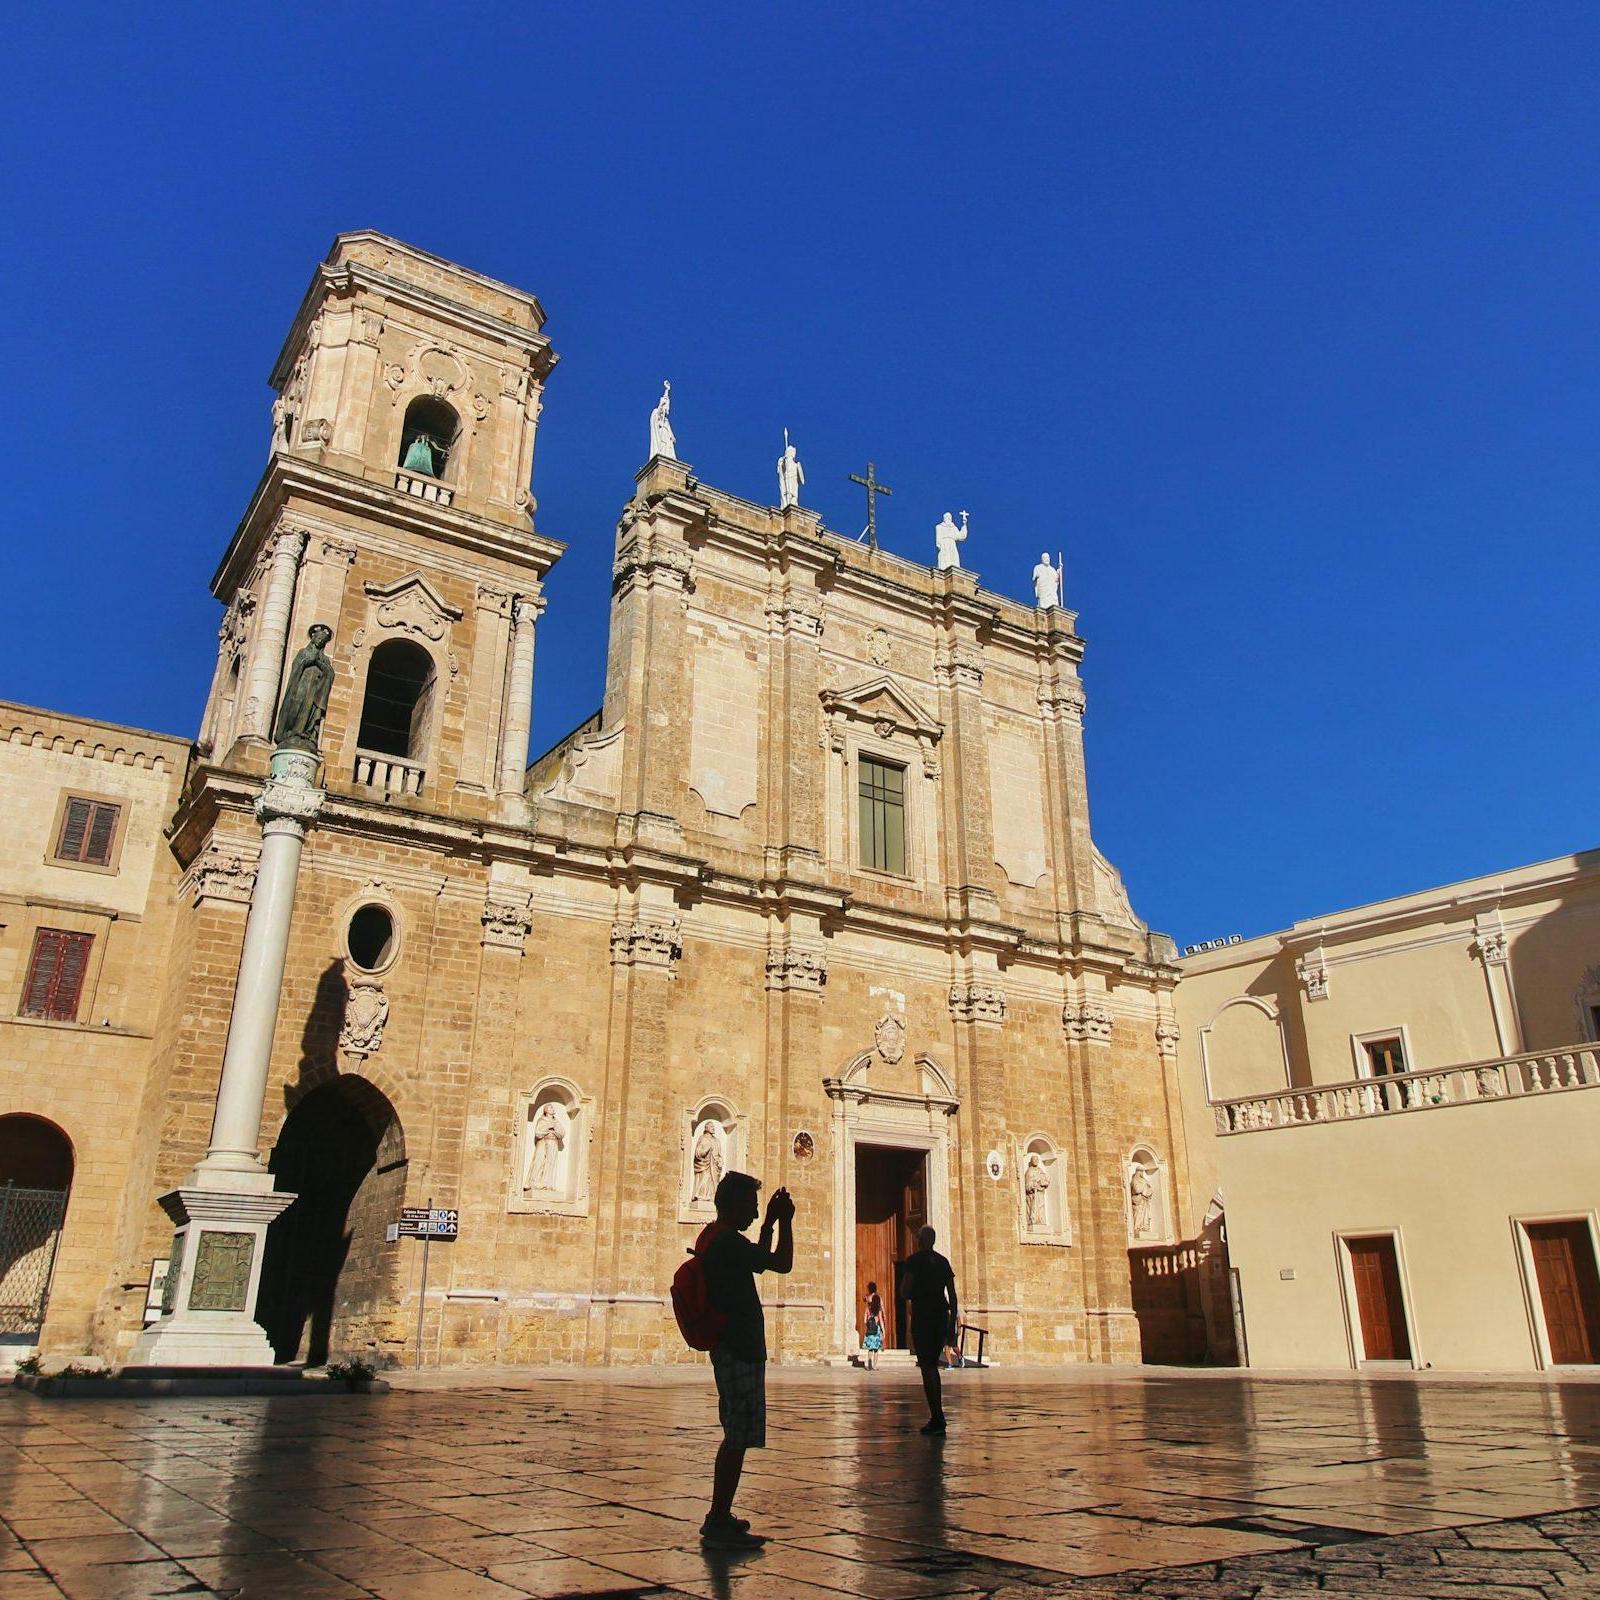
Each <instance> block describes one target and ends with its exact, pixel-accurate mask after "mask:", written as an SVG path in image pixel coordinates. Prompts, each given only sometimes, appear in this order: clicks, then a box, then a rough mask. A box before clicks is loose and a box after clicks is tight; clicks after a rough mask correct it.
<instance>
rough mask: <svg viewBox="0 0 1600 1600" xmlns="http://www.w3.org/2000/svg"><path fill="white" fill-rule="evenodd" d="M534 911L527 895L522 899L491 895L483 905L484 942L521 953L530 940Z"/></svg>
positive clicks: (491, 946)
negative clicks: (529, 933) (529, 932)
mask: <svg viewBox="0 0 1600 1600" xmlns="http://www.w3.org/2000/svg"><path fill="white" fill-rule="evenodd" d="M532 926H533V912H532V910H531V909H530V908H529V905H528V901H527V898H526V896H524V897H522V898H520V899H512V898H503V897H500V896H491V897H490V898H489V899H488V900H486V901H485V902H484V907H483V943H484V945H485V946H486V947H488V948H490V949H497V950H515V951H517V952H518V953H519V954H520V953H521V952H522V950H523V948H524V946H525V945H526V944H527V941H528V930H529V929H530V928H532Z"/></svg>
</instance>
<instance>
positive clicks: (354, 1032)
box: [339, 978, 389, 1056]
mask: <svg viewBox="0 0 1600 1600" xmlns="http://www.w3.org/2000/svg"><path fill="white" fill-rule="evenodd" d="M388 1020H389V997H388V995H386V994H385V993H384V992H383V986H382V985H381V984H379V983H376V982H374V981H373V980H372V979H370V978H362V979H359V980H358V981H357V982H355V983H353V984H351V985H350V993H349V995H348V996H347V997H346V999H345V1003H344V1026H343V1027H342V1028H340V1030H339V1048H340V1049H341V1050H346V1051H349V1053H350V1054H351V1055H360V1056H370V1055H372V1054H374V1053H375V1052H376V1051H377V1049H378V1047H379V1046H380V1045H381V1044H382V1043H383V1030H384V1026H385V1024H386V1023H387V1022H388Z"/></svg>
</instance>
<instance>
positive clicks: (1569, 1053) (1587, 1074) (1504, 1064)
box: [1212, 1043, 1600, 1134]
mask: <svg viewBox="0 0 1600 1600" xmlns="http://www.w3.org/2000/svg"><path fill="white" fill-rule="evenodd" d="M1596 1088H1600V1044H1594V1043H1584V1044H1573V1045H1563V1046H1562V1047H1561V1048H1560V1049H1559V1050H1533V1051H1529V1052H1528V1053H1527V1054H1525V1055H1519V1056H1497V1057H1495V1058H1493V1059H1492V1060H1489V1061H1468V1062H1463V1063H1462V1064H1460V1065H1458V1066H1453V1067H1438V1068H1433V1069H1424V1070H1421V1071H1416V1072H1396V1073H1393V1074H1390V1075H1389V1076H1386V1077H1380V1078H1351V1079H1347V1080H1346V1081H1344V1082H1342V1083H1317V1084H1310V1085H1307V1086H1306V1087H1305V1088H1300V1089H1278V1090H1275V1091H1274V1092H1273V1093H1271V1094H1252V1095H1241V1096H1240V1097H1238V1098H1237V1099H1233V1100H1217V1101H1214V1102H1213V1104H1212V1110H1213V1111H1214V1113H1215V1115H1216V1119H1217V1132H1218V1133H1220V1134H1227V1133H1257V1132H1260V1131H1262V1130H1264V1129H1267V1128H1303V1127H1307V1126H1310V1125H1312V1124H1320V1123H1324V1122H1350V1121H1354V1120H1357V1119H1359V1118H1362V1117H1385V1116H1392V1115H1394V1114H1396V1113H1398V1112H1402V1111H1432V1110H1435V1109H1436V1108H1438V1107H1440V1106H1461V1105H1477V1104H1481V1103H1482V1102H1483V1101H1485V1100H1507V1099H1514V1098H1516V1097H1518V1096H1522V1095H1531V1094H1558V1093H1561V1092H1564V1091H1565V1090H1568V1089H1596Z"/></svg>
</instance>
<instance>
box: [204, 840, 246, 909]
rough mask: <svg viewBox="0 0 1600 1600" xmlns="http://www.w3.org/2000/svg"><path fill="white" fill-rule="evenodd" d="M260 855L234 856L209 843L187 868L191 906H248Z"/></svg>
mask: <svg viewBox="0 0 1600 1600" xmlns="http://www.w3.org/2000/svg"><path fill="white" fill-rule="evenodd" d="M260 859H261V858H260V854H259V852H253V853H252V854H250V855H248V856H247V855H243V854H235V853H233V852H232V851H229V850H225V849H223V847H222V846H221V845H219V844H218V843H217V842H216V841H215V840H212V842H211V843H210V844H208V845H207V846H206V847H205V849H204V850H202V851H201V852H200V854H199V855H198V856H197V857H196V858H195V860H194V862H193V864H192V865H191V866H190V868H189V874H188V877H189V884H190V886H191V888H192V889H193V891H194V903H195V904H196V905H199V904H200V903H201V902H202V901H205V900H221V901H223V902H225V903H227V904H229V905H239V906H247V905H249V904H250V896H251V895H252V893H254V891H255V886H256V868H257V866H258V864H259V862H260Z"/></svg>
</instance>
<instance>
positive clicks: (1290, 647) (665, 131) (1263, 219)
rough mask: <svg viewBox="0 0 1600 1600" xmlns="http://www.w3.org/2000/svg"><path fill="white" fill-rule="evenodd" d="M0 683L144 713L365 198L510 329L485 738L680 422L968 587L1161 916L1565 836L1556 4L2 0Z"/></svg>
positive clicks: (1594, 350)
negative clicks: (297, 319) (1059, 618)
mask: <svg viewBox="0 0 1600 1600" xmlns="http://www.w3.org/2000/svg"><path fill="white" fill-rule="evenodd" d="M7 79H8V85H7V93H6V96H5V102H4V107H3V110H0V127H3V129H4V132H5V134H6V146H7V148H8V150H9V152H10V154H9V155H8V157H7V159H6V162H5V171H4V176H3V178H0V187H3V191H4V193H3V199H4V210H3V213H0V214H3V216H4V218H5V224H4V226H5V232H6V243H7V250H6V254H5V262H6V272H5V283H6V296H7V313H8V314H7V316H6V319H5V320H6V340H5V370H6V382H5V383H4V385H3V386H0V412H3V419H0V420H3V427H0V438H3V439H4V441H5V444H4V457H3V459H4V460H5V462H6V468H7V470H6V473H5V491H4V508H3V512H0V517H3V521H0V527H3V528H4V537H5V556H6V576H7V580H8V584H7V588H8V593H9V596H10V604H9V606H8V607H7V613H8V614H7V617H6V625H5V627H4V629H3V630H0V694H4V695H6V696H8V697H10V698H14V699H19V700H23V701H29V702H32V703H36V704H39V705H44V706H53V707H60V708H63V709H67V710H71V711H77V712H85V713H91V714H94V715H98V716H104V717H108V718H112V719H115V720H121V721H126V722H131V723H135V724H140V725H145V726H149V727H155V728H160V729H168V730H172V731H176V732H185V733H190V732H193V730H194V729H195V727H196V725H197V723H198V719H199V715H200V710H201V704H202V700H203V697H204V694H205V691H206V686H207V682H208V678H209V674H210V670H211V664H212V661H213V658H214V650H215V633H214V630H215V625H216V621H217V614H218V613H217V607H216V604H215V602H214V601H212V600H211V598H210V596H209V595H208V592H207V587H206V586H207V581H208V579H209V577H210V575H211V572H212V570H213V568H214V566H215V563H216V559H217V557H218V555H219V553H220V552H221V550H222V549H223V547H224V545H225V543H226V541H227V539H228V537H229V534H230V533H231V531H232V529H233V527H234V525H235V523H236V521H237V519H238V516H239V515H240V513H241V512H242V510H243V508H244V505H245V501H246V497H247V495H248V493H249V491H250V489H251V487H252V486H253V485H254V483H255V481H256V479H257V476H258V474H259V473H260V471H261V468H262V466H263V464H264V457H265V449H266V444H267V436H268V427H269V404H270V400H271V396H270V394H269V392H268V390H267V387H266V381H265V380H266V376H267V372H268V370H269V367H270V365H271V362H272V359H273V356H274V355H275V353H276V351H277V349H278V345H279V342H280V340H281V338H282V336H283V334H284V332H285V330H286V327H287V324H288V321H289V318H290V317H291V315H292V314H293V311H294V309H295V306H296V305H297V303H298V301H299V298H300V295H301V293H302V292H303V290H304V288H305V285H306V283H307V281H308V279H309V277H310V274H311V271H312V269H313V267H314V265H315V263H316V262H317V261H318V260H320V259H321V257H322V255H323V254H324V253H325V251H326V249H327V247H328V244H329V242H330V240H331V238H332V236H333V235H334V234H335V233H336V232H338V231H339V230H341V229H347V228H357V227H375V228H381V229H385V230H387V231H389V232H392V233H395V234H398V235H399V236H401V237H402V238H405V239H408V240H411V241H413V242H414V243H416V244H418V245H421V246H423V247H425V248H427V249H430V250H433V251H437V252H439V253H440V254H443V255H446V256H450V257H453V258H455V259H457V260H460V261H462V262H465V263H467V264H469V265H471V266H473V267H476V268H478V269H480V270H482V271H484V272H488V273H491V274H493V275H495V276H498V277H501V278H504V279H507V280H509V281H511V282H513V283H516V284H519V285H523V286H525V287H527V288H530V289H532V290H533V291H534V292H535V293H537V294H538V295H539V296H540V297H541V298H542V299H543V301H544V303H545V306H546V308H547V310H548V311H549V313H550V325H549V330H548V331H549V332H550V334H551V336H552V338H553V340H554V342H555V344H556V347H557V349H558V350H559V351H560V352H561V354H562V356H563V361H562V364H561V367H560V369H559V370H558V371H557V373H556V374H555V377H554V379H553V380H552V383H551V386H550V390H549V394H548V397H547V405H546V409H545V414H544V420H543V423H542V427H541V432H540V441H539V456H538V461H537V464H536V468H535V473H534V490H535V493H536V494H537V495H538V497H539V501H540V508H541V509H540V525H541V527H542V528H543V529H544V530H545V531H547V532H549V533H551V534H553V535H555V536H556V537H558V538H561V539H564V540H566V541H568V543H569V544H570V550H569V552H568V554H567V556H566V558H565V559H564V560H563V562H562V564H561V565H560V566H559V567H558V568H557V570H556V573H555V575H554V577H553V579H552V581H551V584H550V596H551V605H550V609H549V611H548V612H547V613H546V616H545V619H544V621H543V623H542V624H541V633H540V646H539V670H538V681H537V684H536V690H535V721H536V729H535V742H536V747H538V746H539V745H540V744H541V743H542V742H548V741H549V740H552V739H554V738H555V737H557V736H559V735H560V734H561V733H562V732H564V731H565V729H566V728H567V727H568V726H570V725H571V724H573V723H574V722H576V721H578V720H579V719H580V718H581V717H582V716H583V715H585V714H586V713H587V712H588V711H590V710H591V709H592V708H593V706H594V705H595V704H597V703H598V701H599V696H600V686H601V680H602V666H603V653H604V637H605V617H606V607H607V600H608V574H609V569H610V560H611V544H612V534H613V527H614V523H615V519H616V515H617V512H618V510H619V508H620V507H621V506H622V504H623V502H624V500H626V498H627V497H628V495H629V493H630V492H631V489H632V474H633V472H634V471H635V470H636V469H637V467H638V466H639V465H640V463H641V460H642V458H643V455H644V450H645V438H646V417H647V413H648V411H649V408H650V405H651V403H652V402H653V400H654V398H655V395H656V393H657V392H658V390H659V386H660V382H661V379H662V378H663V377H667V376H670V377H671V379H672V380H673V393H674V399H675V401H676V405H675V409H674V421H675V423H676V425H677V430H678V437H679V441H680V448H681V453H682V454H683V455H684V457H685V458H686V459H687V460H689V461H691V462H693V463H694V464H695V466H696V468H697V469H698V471H699V473H700V475H701V476H702V477H703V478H705V479H706V481H708V482H711V483H714V484H717V485H718V486H720V487H724V488H727V489H729V490H732V491H734V492H737V493H742V494H746V495H750V496H753V497H758V498H761V499H768V498H770V497H771V495H772V494H773V483H772V467H771V463H772V461H773V458H774V457H775V455H776V453H777V447H778V445H779V444H780V442H781V429H782V428H783V427H784V426H785V425H787V426H789V427H790V428H791V429H792V430H793V433H794V436H795V438H796V440H797V442H798V444H799V446H800V449H801V453H802V459H803V461H804V463H805V466H806V471H807V474H808V477H809V488H808V499H809V501H810V503H812V504H814V505H815V506H817V507H818V508H819V509H820V510H821V511H822V512H823V513H824V515H825V516H826V517H827V519H828V521H829V523H830V525H832V526H834V527H838V528H843V529H849V530H852V531H853V530H854V529H855V528H857V527H858V526H859V525H860V522H861V520H862V511H861V504H860V501H859V498H858V492H857V491H856V490H854V489H853V488H852V487H851V485H850V484H849V483H848V481H847V477H846V475H847V474H848V473H849V472H850V471H851V470H853V469H859V468H860V467H861V465H862V464H863V463H864V462H865V460H866V459H867V457H868V456H871V457H872V458H873V459H874V460H875V461H876V462H877V463H878V466H879V470H880V472H881V474H882V475H883V477H885V478H886V479H887V480H888V481H889V482H890V483H891V484H892V485H893V486H894V489H895V491H896V492H895V496H894V499H893V500H892V501H889V502H887V503H886V505H885V521H884V529H883V539H884V543H885V544H886V545H888V546H889V547H890V548H892V549H895V550H898V551H901V552H903V553H907V554H913V555H920V556H922V557H923V558H925V559H931V556H932V540H931V529H932V526H933V524H934V522H935V521H936V520H937V518H938V515H939V513H940V512H942V511H943V510H945V509H946V508H947V507H948V508H952V509H959V508H961V507H966V508H968V509H970V511H971V513H972V530H973V531H972V537H971V540H970V542H969V543H968V545H967V546H966V550H965V554H966V555H967V557H968V558H969V560H968V564H969V565H972V566H976V567H977V568H978V569H979V570H980V572H981V573H982V575H983V579H984V582H985V583H986V584H988V585H989V586H990V587H993V588H997V589H1000V590H1002V591H1005V592H1008V593H1011V594H1015V595H1018V596H1024V595H1026V594H1027V593H1028V572H1029V569H1030V568H1031V566H1032V563H1033V561H1034V560H1035V559H1036V558H1037V552H1038V551H1039V550H1040V549H1041V548H1045V547H1048V548H1049V549H1050V550H1052V551H1054V550H1056V549H1058V548H1059V549H1061V550H1062V551H1064V552H1065V556H1066V567H1067V579H1066V599H1067V603H1068V604H1069V605H1071V606H1073V607H1074V608H1076V609H1077V610H1078V611H1079V613H1080V618H1081V620H1080V628H1081V631H1082V632H1083V634H1084V635H1085V637H1086V638H1087V639H1088V641H1089V654H1088V659H1087V661H1086V663H1085V669H1084V670H1085V678H1086V681H1087V684H1088V689H1089V716H1088V724H1087V727H1088V733H1087V738H1088V751H1089V763H1090V766H1089V776H1090V790H1091V798H1092V804H1093V808H1094V824H1095V833H1096V836H1097V838H1098V839H1099V842H1100V844H1101V847H1102V848H1103V849H1104V850H1105V851H1106V852H1107V854H1108V855H1110V856H1111V857H1112V859H1113V860H1115V861H1116V862H1117V863H1118V864H1119V865H1120V866H1121V867H1122V868H1123V869H1124V872H1125V874H1126V876H1127V879H1128V882H1129V885H1130V888H1131V890H1132V892H1133V896H1134V903H1135V905H1136V906H1137V907H1138V908H1139V909H1140V910H1141V912H1142V914H1143V915H1145V916H1146V917H1148V918H1149V919H1150V920H1151V922H1152V923H1153V924H1154V925H1155V926H1157V927H1163V928H1167V929H1170V930H1171V931H1172V932H1173V933H1174V934H1175V935H1176V936H1177V937H1178V938H1179V939H1180V940H1182V941H1190V940H1197V939H1202V938H1206V937H1209V936H1212V935H1218V934H1225V933H1228V932H1233V931H1238V932H1243V933H1247V934H1248V933H1255V932H1261V931H1265V930H1267V929H1270V928H1275V927H1280V926H1283V925H1284V924H1286V923H1287V922H1289V921H1290V920H1292V919H1294V918H1296V917H1301V916H1307V915H1311V914H1313V913H1316V912H1319V911H1328V910H1334V909H1338V908H1341V907H1344V906H1347V905H1351V904H1355V903H1358V902H1360V901H1363V900H1368V899H1373V898H1378V897H1381V896H1384V895H1388V894H1394V893H1400V892H1403V891H1406V890H1409V889H1413V888H1418V887H1422V886H1424V885H1428V884H1432V883H1441V882H1445V881H1448V880H1450V879H1453V878H1457V877H1463V876H1466V875H1469V874H1474V873H1480V872H1487V871H1492V870H1495V869H1497V868H1501V867H1509V866H1513V865H1517V864H1520V863H1523V862H1526V861H1531V860H1535V859H1539V858H1542V857H1545V856H1550V855H1557V854H1562V853H1565V852H1568V851H1571V850H1576V849H1579V848H1585V847H1590V846H1593V845H1595V844H1597V843H1600V828H1597V827H1596V825H1595V821H1594V818H1595V811H1596V794H1597V790H1600V753H1597V750H1600V741H1597V739H1596V735H1595V689H1596V666H1597V662H1596V648H1595V642H1594V639H1595V621H1594V619H1595V590H1596V569H1597V562H1596V559H1595V529H1596V526H1597V521H1600V450H1597V444H1600V338H1597V335H1600V298H1597V288H1600V207H1597V198H1600V194H1597V190H1600V177H1597V175H1600V139H1597V133H1600V109H1597V106H1600V96H1597V92H1596V84H1597V83H1600V10H1597V9H1596V7H1594V6H1593V5H1592V4H1581V5H1580V4H1533V5H1512V4H1510V3H1504V4H1496V5H1479V4H1470V3H1461V0H1451V3H1442V0H1440V3H1432V4H1427V5H1414V4H1404V3H1401V4H1395V3H1384V4H1359V3H1341V4H1339V5H1333V6H1311V5H1298V4H1291V5H1285V4H1283V3H1281V0H1272V3H1266V4H1229V5H1226V6H1217V5H1211V4H1198V3H1197V4H1167V5H1140V4H1078V5H1063V4H1051V5H1010V6H987V7H984V8H982V9H981V10H980V9H977V8H972V9H968V8H958V7H954V6H939V7H930V6H926V5H919V6H903V5H876V6H870V7H868V6H861V5H850V6H818V5H812V6H791V7H781V8H780V7H773V6H761V5H755V6H753V5H749V4H741V5H728V6H708V5H689V6H681V7H680V6H660V5H655V6H648V7H647V6H630V5H618V6H609V7H590V6H578V5H565V6H554V7H552V6H545V5H537V4H515V5H491V4H485V5H479V6H447V5H438V4H435V5H431V6H427V7H414V6H407V5H396V6H392V7H373V6H359V7H357V6H349V5H344V4H337V3H328V4H322V5H319V6H317V7H314V8H313V7H304V6H295V5H287V6H278V7H253V8H244V7H215V6H207V7H197V6H186V5H179V6H175V7H174V6H166V7H142V8H139V9H137V10H134V9H131V8H127V7H122V6H117V7H104V8H92V9H91V8H81V7H78V6H74V5H70V4H68V5H64V6H59V7H56V8H46V7H34V8H32V9H31V10H29V11H26V12H19V13H17V14H16V15H14V16H13V18H12V19H11V21H10V23H9V24H8V37H7Z"/></svg>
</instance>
